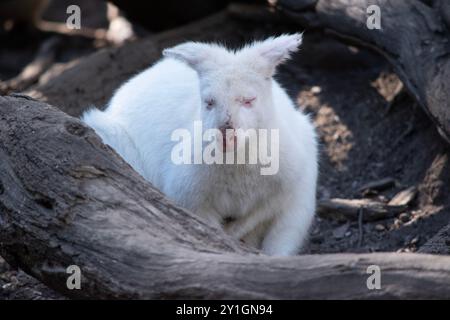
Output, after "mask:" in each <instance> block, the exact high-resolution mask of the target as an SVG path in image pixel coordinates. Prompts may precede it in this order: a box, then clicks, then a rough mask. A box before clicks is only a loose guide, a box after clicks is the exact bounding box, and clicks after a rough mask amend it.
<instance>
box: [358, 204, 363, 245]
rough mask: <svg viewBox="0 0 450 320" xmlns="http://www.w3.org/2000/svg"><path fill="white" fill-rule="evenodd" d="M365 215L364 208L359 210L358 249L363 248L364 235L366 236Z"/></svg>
mask: <svg viewBox="0 0 450 320" xmlns="http://www.w3.org/2000/svg"><path fill="white" fill-rule="evenodd" d="M363 215H364V209H363V208H360V209H359V214H358V229H359V234H358V248H361V246H362V242H363V235H364V229H363Z"/></svg>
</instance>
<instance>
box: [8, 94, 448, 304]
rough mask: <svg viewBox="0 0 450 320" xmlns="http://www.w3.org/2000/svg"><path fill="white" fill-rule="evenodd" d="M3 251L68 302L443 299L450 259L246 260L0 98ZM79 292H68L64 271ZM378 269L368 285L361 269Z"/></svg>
mask: <svg viewBox="0 0 450 320" xmlns="http://www.w3.org/2000/svg"><path fill="white" fill-rule="evenodd" d="M0 159H1V161H0V254H1V255H2V256H3V257H4V258H5V259H6V260H7V261H8V262H9V263H10V264H12V265H15V266H18V267H20V268H22V269H23V270H24V271H26V272H27V273H29V274H31V275H33V276H34V277H36V278H37V279H39V280H40V281H42V282H43V283H45V284H47V285H48V286H49V287H51V288H53V289H55V290H57V291H58V292H61V293H63V294H65V295H67V296H69V297H73V298H123V299H124V298H147V299H168V298H201V299H225V298H229V299H237V298H247V299H274V298H277V299H302V298H303V299H306V298H309V299H312V298H317V299H322V298H338V299H372V298H386V299H388V298H403V299H414V298H441V299H449V298H450V257H446V256H434V255H420V254H396V253H377V254H327V255H304V256H298V257H268V256H264V255H260V254H256V253H254V252H253V251H252V250H249V249H247V248H244V247H243V246H242V245H240V244H239V243H237V242H235V241H234V240H232V239H230V238H228V237H227V236H226V235H225V234H224V233H223V232H222V231H221V230H218V229H214V228H213V227H210V226H208V225H207V224H205V223H204V222H203V221H202V220H200V219H199V218H198V217H197V216H196V215H195V214H193V213H190V212H188V211H186V210H184V209H182V208H179V207H177V206H175V205H174V204H173V203H172V202H171V201H170V200H168V199H166V198H165V197H164V196H163V195H162V194H161V193H160V192H159V191H158V190H156V189H155V188H154V187H152V186H151V185H150V184H148V183H147V182H146V181H145V180H144V179H143V178H142V177H141V176H139V175H138V174H137V173H136V172H134V171H133V170H132V168H131V167H130V166H129V165H127V164H126V163H125V162H124V161H123V160H122V159H121V158H120V157H119V156H118V155H117V154H116V153H115V152H114V151H113V150H112V149H111V148H109V147H107V146H105V145H103V144H102V143H101V140H100V138H99V137H98V136H97V135H96V134H95V133H94V131H93V130H92V129H90V128H88V127H86V126H84V125H83V124H82V123H81V122H80V121H79V120H77V119H75V118H72V117H70V116H68V115H66V114H65V113H63V112H61V111H60V110H58V109H56V108H54V107H51V106H49V105H47V104H45V103H41V102H37V101H35V100H33V99H31V98H28V97H25V96H22V97H21V96H16V97H0ZM71 265H76V266H78V267H79V268H80V270H81V272H82V277H81V289H80V290H77V289H74V290H69V289H68V288H67V286H66V281H67V277H68V274H67V273H66V270H67V268H68V266H71ZM370 265H377V266H379V267H380V269H381V289H376V290H369V289H368V287H367V279H368V277H369V276H370V275H371V274H370V273H368V271H367V268H368V266H370Z"/></svg>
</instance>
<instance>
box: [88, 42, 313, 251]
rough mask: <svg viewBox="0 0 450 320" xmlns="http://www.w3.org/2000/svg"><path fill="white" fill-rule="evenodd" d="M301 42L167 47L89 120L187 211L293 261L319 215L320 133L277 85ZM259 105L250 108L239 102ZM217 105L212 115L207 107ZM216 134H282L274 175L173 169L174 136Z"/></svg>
mask: <svg viewBox="0 0 450 320" xmlns="http://www.w3.org/2000/svg"><path fill="white" fill-rule="evenodd" d="M300 43H301V35H299V34H294V35H283V36H280V37H277V38H269V39H267V40H265V41H263V42H255V43H253V44H251V45H250V46H247V47H245V48H243V49H242V50H239V51H237V52H231V51H228V50H226V49H225V48H223V47H220V46H218V45H211V44H204V43H195V42H188V43H184V44H180V45H178V46H176V47H174V48H171V49H166V50H165V51H164V55H165V56H166V58H164V59H162V60H161V61H159V62H158V63H156V64H155V65H154V66H152V67H150V68H148V69H146V70H144V71H143V72H141V73H140V74H138V75H136V76H135V77H133V78H132V79H131V80H129V81H128V82H126V83H125V84H124V85H123V86H122V87H121V88H120V89H119V90H118V91H117V92H116V93H115V95H114V96H113V98H112V99H111V101H110V103H109V105H108V107H107V108H106V110H105V111H99V110H97V109H91V110H89V111H87V112H85V113H84V115H83V116H82V119H83V121H84V122H85V123H87V124H88V125H90V126H91V127H93V128H94V129H95V130H96V131H97V133H98V134H99V135H100V136H101V137H102V139H103V140H104V142H105V143H107V144H109V145H110V146H111V147H113V148H114V149H115V150H116V151H117V152H118V153H119V154H120V155H121V156H122V157H123V158H124V159H125V160H127V161H128V162H129V163H130V164H131V165H132V166H133V167H134V168H135V170H136V171H138V172H139V173H140V174H141V175H142V176H143V177H145V178H146V179H147V180H148V181H150V182H151V183H153V185H155V186H156V187H158V188H159V189H160V190H161V191H162V192H164V193H165V194H166V195H167V196H168V197H169V198H171V199H173V200H174V201H175V202H176V203H178V204H179V205H181V206H183V207H186V208H189V209H190V210H192V211H193V212H196V213H198V214H199V215H202V216H204V217H205V218H206V219H207V220H209V221H210V222H211V223H214V224H215V225H220V226H222V223H223V219H224V218H226V217H232V218H234V219H235V220H234V221H233V222H231V223H230V224H228V225H226V226H225V229H226V231H227V232H229V233H230V234H231V235H232V236H234V237H236V238H238V239H242V240H244V241H245V242H247V243H249V244H251V245H254V246H257V247H260V248H262V251H263V252H264V253H267V254H271V255H290V254H295V253H296V252H297V251H298V250H299V249H300V247H301V245H302V243H303V241H304V239H305V238H306V237H307V233H308V229H309V227H310V224H311V221H312V219H313V215H314V211H315V193H316V180H317V170H318V168H317V143H316V135H315V131H314V128H313V125H312V124H311V122H310V120H309V118H308V117H307V116H306V115H304V114H303V113H302V112H301V111H298V110H295V105H294V103H293V102H292V100H291V99H290V98H289V97H288V95H287V94H286V92H285V91H284V90H283V89H282V88H281V87H280V85H279V84H278V83H277V82H276V81H275V80H273V79H272V75H273V73H274V72H275V68H276V66H277V65H278V64H279V63H281V62H282V61H284V60H285V59H287V58H289V55H290V53H291V52H294V51H296V50H297V48H298V46H299V45H300ZM243 97H244V98H256V99H255V100H254V101H253V106H252V107H251V108H246V107H243V106H242V105H240V104H239V101H241V100H239V99H240V98H243ZM211 99H214V101H215V104H214V107H213V108H212V109H211V110H209V109H207V108H206V102H205V101H210V100H211ZM195 120H202V121H203V125H204V127H207V128H218V127H220V126H221V125H223V123H225V122H226V121H227V120H230V121H231V122H232V123H233V126H234V127H235V128H244V129H248V128H255V129H261V128H264V129H270V128H275V129H279V132H280V163H279V171H278V173H277V174H275V175H266V176H263V175H261V174H260V171H259V168H258V166H257V165H206V164H201V165H175V164H173V163H172V161H171V151H172V148H173V146H174V145H175V144H176V142H175V141H171V139H170V137H171V134H172V132H173V130H175V129H177V128H187V129H189V130H192V126H193V122H194V121H195Z"/></svg>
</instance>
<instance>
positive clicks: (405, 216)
mask: <svg viewBox="0 0 450 320" xmlns="http://www.w3.org/2000/svg"><path fill="white" fill-rule="evenodd" d="M398 218H399V219H400V221H401V222H408V221H409V219H410V216H409V214H408V213H406V212H403V213H401V214H400V215H399V216H398Z"/></svg>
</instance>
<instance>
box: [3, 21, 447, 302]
mask: <svg viewBox="0 0 450 320" xmlns="http://www.w3.org/2000/svg"><path fill="white" fill-rule="evenodd" d="M246 27H249V26H248V24H247V25H246ZM250 28H252V29H258V30H260V31H259V32H258V33H260V34H273V33H280V32H289V31H293V30H294V29H293V27H292V26H277V27H276V28H275V27H274V26H271V25H265V26H263V27H262V26H260V25H252V26H250ZM17 32H18V33H14V34H13V33H10V32H1V33H0V42H1V43H2V48H1V49H0V79H1V80H6V79H8V78H9V77H12V76H14V75H16V74H18V73H19V72H20V70H21V69H22V68H23V66H24V65H26V63H27V62H29V61H30V60H31V59H32V57H33V53H34V50H35V49H36V48H37V47H38V45H39V43H40V42H41V41H42V40H43V38H44V36H42V35H39V34H38V35H35V36H32V37H31V38H30V37H29V36H30V35H29V34H28V31H24V30H19V31H17ZM210 32H213V31H210ZM239 32H243V31H242V30H240V31H239ZM30 39H32V41H30ZM25 44H27V45H25ZM97 49H98V44H96V43H95V42H94V41H91V40H86V39H82V38H77V37H76V38H73V39H69V37H68V39H67V42H65V46H64V48H63V50H62V51H61V53H60V54H59V56H58V57H59V58H58V59H59V61H58V62H66V61H71V60H72V59H74V58H78V57H81V56H84V55H87V54H89V53H91V52H94V51H95V50H97ZM277 78H278V80H279V81H280V82H281V83H282V84H283V86H284V87H285V88H286V89H287V90H288V91H289V93H290V95H291V96H292V98H293V99H295V100H296V101H297V102H298V104H299V105H300V106H301V108H302V109H304V110H305V111H306V112H308V113H310V114H311V116H312V118H313V119H314V122H315V124H316V126H317V130H318V133H319V136H320V144H321V153H320V158H321V161H320V182H319V189H318V199H327V198H335V197H337V198H346V199H359V198H363V197H371V198H375V199H379V200H381V201H388V200H389V199H391V198H392V197H393V196H394V195H395V194H396V193H398V192H399V191H401V190H404V189H406V188H409V187H413V186H414V187H416V188H417V190H418V192H417V196H416V197H415V199H414V201H413V202H412V203H411V205H410V207H409V208H408V209H406V210H405V211H404V212H402V213H401V214H399V215H397V216H395V217H391V218H386V219H382V220H379V221H374V222H370V223H369V222H364V223H362V224H359V223H358V221H350V222H342V221H335V220H333V219H320V218H316V220H315V223H314V226H313V228H312V230H311V237H310V241H309V244H308V245H307V247H306V248H305V249H304V252H306V253H314V254H316V253H327V252H374V251H400V252H401V251H416V250H417V249H418V248H420V246H421V245H423V244H424V243H425V242H426V241H427V240H428V239H429V238H430V237H432V236H433V235H434V234H435V233H436V232H437V231H438V230H439V229H440V228H441V227H443V226H444V225H446V224H447V223H448V221H449V218H450V213H449V210H448V209H449V208H450V197H449V191H450V190H449V188H448V184H447V183H445V182H447V181H449V178H450V177H449V176H450V168H449V163H448V161H449V159H448V158H449V148H448V145H447V144H446V143H445V142H444V141H443V140H442V139H441V137H440V136H439V134H438V133H437V131H436V130H435V128H434V127H433V125H432V123H431V121H429V120H428V118H427V117H426V115H425V114H424V112H422V110H421V109H420V108H419V107H418V106H417V105H416V104H415V103H414V101H413V100H412V99H411V98H410V97H409V96H408V95H407V94H403V93H400V94H399V95H397V98H396V99H395V100H394V102H390V101H391V100H392V98H393V96H394V95H395V92H396V90H397V89H398V88H399V85H401V84H400V82H399V80H398V79H397V77H396V76H395V74H394V73H393V71H392V70H391V68H390V66H389V65H388V64H387V63H386V62H385V60H384V59H383V58H382V57H380V56H378V55H376V54H374V53H372V52H370V51H367V50H365V49H362V48H355V47H351V46H349V45H347V44H344V43H342V42H340V41H338V40H336V39H334V38H332V37H330V36H328V35H327V34H324V33H316V32H306V33H305V42H304V45H303V48H302V50H301V51H300V52H299V53H298V54H296V55H295V56H294V57H293V59H292V61H291V62H289V63H288V64H286V65H284V66H282V67H280V69H279V74H278V75H277ZM299 139H301V137H299ZM384 178H392V179H393V180H394V181H395V182H394V183H392V184H391V185H390V186H388V187H386V188H385V189H384V190H381V191H374V192H370V193H366V194H362V193H361V192H360V191H359V189H360V188H361V187H362V186H363V185H365V184H367V183H369V182H373V181H378V180H380V179H384ZM53 298H62V297H61V296H60V295H59V294H57V293H55V292H53V291H52V290H50V289H48V288H46V287H45V286H44V285H42V284H40V283H38V282H37V281H36V280H34V279H32V278H31V277H29V276H27V275H26V274H24V273H23V272H22V271H17V270H13V269H12V268H11V267H10V266H9V265H8V264H7V263H6V262H5V261H4V260H3V259H1V258H0V299H53Z"/></svg>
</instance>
